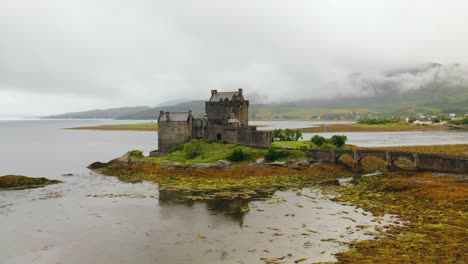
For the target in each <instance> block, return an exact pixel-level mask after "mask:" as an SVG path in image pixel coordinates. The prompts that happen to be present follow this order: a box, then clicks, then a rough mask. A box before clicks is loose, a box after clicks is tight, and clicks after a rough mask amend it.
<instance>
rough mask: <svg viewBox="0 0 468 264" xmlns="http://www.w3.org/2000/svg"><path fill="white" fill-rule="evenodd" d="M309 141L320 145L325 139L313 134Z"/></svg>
mask: <svg viewBox="0 0 468 264" xmlns="http://www.w3.org/2000/svg"><path fill="white" fill-rule="evenodd" d="M310 141H312V143H314V144H315V145H317V146H319V147H320V146H322V145H323V144H324V143H325V142H326V141H327V140H326V139H325V138H324V137H322V136H319V135H315V136H313V137H312V138H311V139H310Z"/></svg>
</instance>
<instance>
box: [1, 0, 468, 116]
mask: <svg viewBox="0 0 468 264" xmlns="http://www.w3.org/2000/svg"><path fill="white" fill-rule="evenodd" d="M467 10H468V1H466V0H460V1H449V0H440V1H430V0H421V1H417V0H411V1H408V0H401V1H397V0H382V1H379V0H368V1H364V0H362V1H359V0H355V1H341V0H337V1H331V0H324V1H318V0H317V1H314V0H303V1H293V0H283V1H273V0H265V1H256V0H245V1H244V0H236V1H223V0H193V1H179V0H170V1H167V0H165V1H157V0H148V1H144V0H141V1H140V0H128V1H123V0H89V1H88V0H56V1H52V0H0V116H8V115H10V116H14V115H45V114H53V113H62V112H68V111H80V110H88V109H92V108H109V107H119V106H136V105H149V106H154V105H157V104H159V103H161V102H164V101H169V100H176V99H191V98H193V99H207V98H208V97H209V93H210V90H211V89H218V90H237V89H238V88H240V87H242V88H244V89H245V90H246V93H248V94H250V96H251V97H252V98H256V99H257V100H264V101H285V100H294V99H304V98H329V97H333V96H336V95H340V94H346V93H349V92H350V90H349V89H350V87H349V84H348V83H347V82H348V80H349V76H350V75H352V74H353V73H354V74H355V73H364V74H366V76H376V75H379V74H380V73H381V72H384V71H387V70H390V69H394V68H398V67H406V66H411V65H421V64H424V63H428V62H438V63H441V64H451V63H461V64H462V65H466V64H468V61H467V60H468V50H467V47H468V33H467V32H468V28H467V27H468V15H467ZM463 74H464V73H463ZM352 88H356V87H354V86H353V87H352ZM351 93H352V92H351ZM356 93H359V90H358V92H356Z"/></svg>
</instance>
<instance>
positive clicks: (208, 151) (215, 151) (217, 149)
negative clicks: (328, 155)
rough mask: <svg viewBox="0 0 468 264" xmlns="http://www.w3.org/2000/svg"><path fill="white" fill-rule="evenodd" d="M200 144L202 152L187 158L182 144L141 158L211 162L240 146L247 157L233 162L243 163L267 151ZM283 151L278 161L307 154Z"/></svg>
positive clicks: (226, 155)
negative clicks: (283, 155)
mask: <svg viewBox="0 0 468 264" xmlns="http://www.w3.org/2000/svg"><path fill="white" fill-rule="evenodd" d="M291 142H292V141H291ZM295 142H296V141H295ZM302 143H303V144H304V145H306V144H309V143H308V142H305V141H304V142H302ZM200 144H201V153H202V154H200V155H198V156H196V157H194V158H187V155H186V153H185V151H184V150H183V146H184V145H182V146H181V147H180V148H179V149H178V150H176V151H173V152H170V153H168V154H167V155H165V156H164V157H144V158H142V160H143V161H148V162H153V163H161V162H163V161H165V160H166V161H171V162H177V163H183V164H197V163H213V162H216V161H218V160H227V157H228V156H229V154H230V153H231V152H232V151H233V150H234V149H235V148H241V149H242V151H243V152H244V153H245V154H246V155H247V159H246V160H244V161H241V162H234V163H235V164H243V163H250V162H253V161H255V160H256V159H258V158H262V157H264V156H265V154H266V153H267V151H268V150H267V149H263V148H254V147H246V146H239V145H236V144H222V143H217V142H208V141H205V140H200ZM274 147H275V146H274ZM277 148H284V146H283V147H277ZM283 151H285V152H286V153H287V155H285V157H282V158H280V159H278V161H290V160H293V159H304V158H307V154H306V153H305V152H304V151H302V150H286V149H284V150H283Z"/></svg>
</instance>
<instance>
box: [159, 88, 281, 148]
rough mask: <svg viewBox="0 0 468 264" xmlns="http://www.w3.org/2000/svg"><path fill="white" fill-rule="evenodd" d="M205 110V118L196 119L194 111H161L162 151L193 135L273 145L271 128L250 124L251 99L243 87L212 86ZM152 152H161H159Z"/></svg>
mask: <svg viewBox="0 0 468 264" xmlns="http://www.w3.org/2000/svg"><path fill="white" fill-rule="evenodd" d="M205 111H206V114H205V117H204V118H202V119H194V118H193V116H192V111H188V112H163V111H161V112H160V114H159V118H158V125H159V139H158V145H159V153H161V154H164V153H167V152H168V151H169V150H170V149H171V148H173V147H174V146H176V145H178V144H182V143H184V142H187V141H189V140H190V139H192V138H199V139H213V140H218V141H221V140H224V141H227V142H230V143H235V144H241V145H248V146H257V147H268V146H270V144H271V139H272V135H271V131H257V127H256V126H249V101H248V100H244V95H243V94H242V89H239V91H237V92H218V91H217V90H211V98H210V100H209V101H207V102H205ZM152 154H153V155H157V152H152Z"/></svg>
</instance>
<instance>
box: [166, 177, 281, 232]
mask: <svg viewBox="0 0 468 264" xmlns="http://www.w3.org/2000/svg"><path fill="white" fill-rule="evenodd" d="M273 194H274V190H273V189H261V190H254V189H250V188H239V187H238V188H232V189H227V190H222V191H219V190H216V189H193V188H179V187H175V186H167V185H160V186H159V204H160V205H161V206H173V205H174V204H183V205H186V206H187V207H193V206H195V205H196V204H204V205H205V208H206V210H208V211H210V212H212V213H217V214H218V213H221V214H224V215H227V216H229V217H230V218H232V219H234V220H237V221H238V222H239V224H240V225H242V223H243V220H244V216H245V214H246V213H247V212H248V211H249V210H250V207H249V203H250V202H251V201H254V200H262V199H266V198H271V197H272V196H273Z"/></svg>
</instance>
